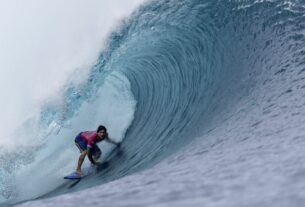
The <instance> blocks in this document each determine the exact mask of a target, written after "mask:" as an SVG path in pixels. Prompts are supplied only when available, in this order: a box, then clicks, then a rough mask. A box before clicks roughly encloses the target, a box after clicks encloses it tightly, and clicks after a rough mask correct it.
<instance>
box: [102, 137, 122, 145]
mask: <svg viewBox="0 0 305 207" xmlns="http://www.w3.org/2000/svg"><path fill="white" fill-rule="evenodd" d="M105 140H106V141H107V142H109V143H111V144H115V145H119V144H120V142H116V141H113V140H112V139H110V138H109V137H106V139H105Z"/></svg>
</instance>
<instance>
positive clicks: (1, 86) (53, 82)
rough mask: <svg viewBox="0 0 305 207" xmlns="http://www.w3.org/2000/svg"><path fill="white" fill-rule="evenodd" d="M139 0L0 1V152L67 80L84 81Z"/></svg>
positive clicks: (13, 143) (10, 143)
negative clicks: (112, 36)
mask: <svg viewBox="0 0 305 207" xmlns="http://www.w3.org/2000/svg"><path fill="white" fill-rule="evenodd" d="M143 2H144V0H128V1H127V0H112V1H108V0H39V1H38V0H27V1H22V0H0V4H1V5H0V96H1V103H0V113H1V116H0V123H1V124H0V130H1V132H2V133H1V134H2V136H1V138H0V148H1V147H4V148H8V147H10V146H14V145H16V143H15V142H14V138H13V136H12V134H13V132H16V129H17V128H18V126H20V125H21V124H22V123H23V122H24V121H25V120H26V119H28V118H29V117H32V116H35V115H37V114H38V113H39V110H40V106H41V105H43V103H45V102H46V101H48V100H51V99H56V97H57V96H59V94H60V91H61V89H62V88H63V86H64V84H65V83H66V82H67V80H75V81H82V80H83V79H85V78H86V75H87V74H88V71H89V69H90V66H92V65H93V64H94V62H95V61H96V59H97V57H98V55H99V52H100V51H101V50H102V49H103V45H104V43H105V40H106V37H107V35H108V34H109V32H111V31H112V30H113V29H115V28H116V27H117V26H118V25H119V23H120V21H121V20H122V19H124V18H127V17H128V15H129V14H130V13H131V12H132V11H134V10H135V9H136V8H137V7H138V6H139V5H140V4H141V3H143ZM75 71H78V72H77V73H75ZM17 134H18V132H17ZM20 136H22V135H20Z"/></svg>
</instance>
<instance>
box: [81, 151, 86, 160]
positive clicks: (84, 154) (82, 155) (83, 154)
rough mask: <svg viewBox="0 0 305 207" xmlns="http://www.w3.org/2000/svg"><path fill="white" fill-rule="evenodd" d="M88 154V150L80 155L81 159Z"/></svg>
mask: <svg viewBox="0 0 305 207" xmlns="http://www.w3.org/2000/svg"><path fill="white" fill-rule="evenodd" d="M87 154H88V152H87V150H84V151H82V153H81V154H80V158H82V159H84V158H85V157H86V155H87Z"/></svg>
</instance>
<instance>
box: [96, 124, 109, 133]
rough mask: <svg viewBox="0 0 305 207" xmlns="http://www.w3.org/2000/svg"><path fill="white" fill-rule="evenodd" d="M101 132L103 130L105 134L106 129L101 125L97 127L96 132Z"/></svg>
mask: <svg viewBox="0 0 305 207" xmlns="http://www.w3.org/2000/svg"><path fill="white" fill-rule="evenodd" d="M101 130H104V131H105V132H107V129H106V127H104V126H103V125H100V126H98V128H97V130H96V132H99V131H101Z"/></svg>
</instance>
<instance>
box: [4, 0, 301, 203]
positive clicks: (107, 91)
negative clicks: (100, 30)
mask: <svg viewBox="0 0 305 207" xmlns="http://www.w3.org/2000/svg"><path fill="white" fill-rule="evenodd" d="M88 74H89V75H88V77H87V78H86V80H85V81H83V82H81V84H67V85H65V87H63V89H62V94H61V97H62V98H61V101H60V104H58V103H57V104H54V102H48V103H47V104H45V105H44V106H43V107H42V109H41V112H40V114H39V116H38V118H37V117H35V118H31V119H28V120H27V121H25V122H24V123H23V125H22V126H21V128H20V129H19V132H20V131H25V132H26V133H32V134H33V135H32V137H34V138H35V139H36V140H38V141H36V142H35V143H37V144H36V145H34V146H28V147H24V148H22V150H21V151H18V152H14V151H13V152H11V151H10V152H8V153H7V154H6V156H2V157H1V156H0V161H1V163H2V166H3V167H1V169H0V175H1V178H0V195H1V197H0V201H1V204H0V205H3V206H7V205H17V206H23V207H26V206H31V207H32V206H34V207H35V206H37V207H38V206H39V207H41V206H71V207H72V206H88V205H92V206H132V207H135V206H154V207H155V206H158V207H159V206H160V207H161V206H162V207H163V206H176V207H178V206H205V207H239V206H240V207H244V206H246V207H271V206H274V207H275V206H276V207H286V206H287V207H294V206H304V205H305V151H304V149H305V1H304V0H296V1H288V0H287V1H283V0H265V1H264V0H244V1H239V0H228V1H225V0H223V1H215V0H152V1H147V2H145V3H143V4H142V5H141V6H139V7H137V9H135V10H134V11H133V13H132V14H131V15H129V16H128V17H126V18H125V19H124V20H123V21H122V22H121V23H120V26H119V27H116V28H114V29H113V30H112V32H111V33H110V35H109V36H108V38H107V41H106V46H105V47H104V48H103V49H102V50H101V51H99V56H98V58H97V60H96V62H95V63H94V65H93V66H92V67H90V69H89V73H88ZM99 124H103V125H105V126H106V127H107V128H108V129H109V134H110V137H112V138H113V139H114V140H116V141H122V146H121V148H120V149H118V148H115V146H113V145H111V144H106V143H103V144H101V145H100V147H101V149H102V151H103V161H104V164H103V166H102V167H100V168H99V169H95V168H90V169H91V170H92V173H91V174H90V175H89V176H88V177H86V178H85V179H82V180H81V181H67V180H63V179H62V178H63V176H65V175H66V174H68V173H70V172H71V171H73V170H74V168H75V165H76V161H77V159H78V155H79V152H78V150H77V148H76V147H75V146H74V143H73V141H74V140H73V139H74V137H75V136H76V135H77V133H78V132H79V131H81V130H89V129H92V130H95V128H96V127H97V126H98V125H99ZM34 132H35V133H34ZM89 166H90V164H89V162H88V161H86V163H84V167H89Z"/></svg>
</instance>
